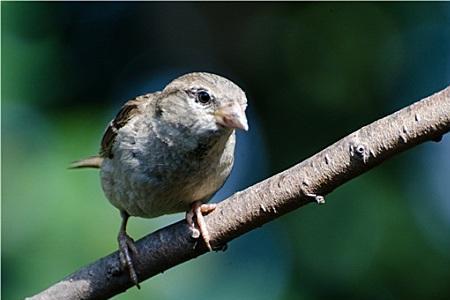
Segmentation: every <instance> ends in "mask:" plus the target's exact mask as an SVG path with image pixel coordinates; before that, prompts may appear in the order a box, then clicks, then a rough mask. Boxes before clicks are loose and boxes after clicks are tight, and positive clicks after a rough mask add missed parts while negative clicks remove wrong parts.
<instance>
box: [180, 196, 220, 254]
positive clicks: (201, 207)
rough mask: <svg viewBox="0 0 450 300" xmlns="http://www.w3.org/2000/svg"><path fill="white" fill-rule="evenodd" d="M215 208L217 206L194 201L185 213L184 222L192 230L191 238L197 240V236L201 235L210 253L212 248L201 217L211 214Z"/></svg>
mask: <svg viewBox="0 0 450 300" xmlns="http://www.w3.org/2000/svg"><path fill="white" fill-rule="evenodd" d="M216 206H217V204H214V203H211V204H203V203H202V202H201V201H195V202H194V203H192V206H191V210H189V211H188V212H187V213H186V222H187V223H188V224H189V226H190V227H191V229H192V237H193V238H199V236H200V235H201V236H202V238H203V241H204V242H205V244H206V247H208V250H209V251H212V247H211V244H210V243H209V240H210V237H209V232H208V228H207V226H206V222H205V219H204V218H203V215H207V214H209V213H210V212H212V211H213V210H214V209H216ZM194 217H195V220H196V223H197V225H198V229H197V228H195V221H194Z"/></svg>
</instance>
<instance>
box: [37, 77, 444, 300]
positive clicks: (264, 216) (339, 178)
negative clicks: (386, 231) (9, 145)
mask: <svg viewBox="0 0 450 300" xmlns="http://www.w3.org/2000/svg"><path fill="white" fill-rule="evenodd" d="M449 130H450V86H449V87H447V88H446V89H444V90H442V91H440V92H438V93H436V94H434V95H432V96H430V97H428V98H425V99H423V100H421V101H419V102H416V103H414V104H412V105H410V106H408V107H406V108H404V109H402V110H400V111H398V112H395V113H393V114H391V115H388V116H386V117H384V118H382V119H380V120H378V121H375V122H373V123H371V124H369V125H367V126H364V127H362V128H361V129H359V130H357V131H355V132H354V133H352V134H350V135H348V136H346V137H344V138H343V139H341V140H339V141H338V142H336V143H334V144H333V145H331V146H329V147H327V148H326V149H324V150H322V151H321V152H319V153H317V154H316V155H314V156H312V157H310V158H308V159H306V160H305V161H303V162H301V163H299V164H297V165H295V166H293V167H291V168H289V169H287V170H285V171H283V172H281V173H279V174H276V175H274V176H272V177H270V178H268V179H266V180H264V181H262V182H259V183H257V184H255V185H253V186H251V187H249V188H247V189H246V190H244V191H241V192H238V193H236V194H234V195H233V196H231V197H229V198H228V199H226V200H224V201H222V202H221V203H219V205H218V207H217V209H216V210H215V211H214V212H213V213H211V214H209V215H208V216H206V222H207V225H208V228H209V231H210V234H211V243H212V245H213V246H216V247H217V248H221V246H222V245H225V244H226V243H227V242H229V241H231V240H232V239H234V238H236V237H238V236H240V235H242V234H244V233H246V232H248V231H250V230H252V229H254V228H257V227H259V226H261V225H263V224H265V223H267V222H269V221H271V220H273V219H275V218H278V217H280V216H281V215H283V214H285V213H287V212H290V211H292V210H294V209H296V208H299V207H301V206H303V205H305V204H307V203H310V202H319V203H321V202H323V201H324V198H323V196H324V195H326V194H328V193H330V192H331V191H333V190H334V189H335V188H337V187H339V186H340V185H342V184H343V183H345V182H347V181H348V180H350V179H352V178H355V177H356V176H358V175H360V174H361V173H363V172H366V171H368V170H370V169H371V168H372V167H374V166H376V165H378V164H380V163H382V162H384V161H386V160H387V159H388V158H390V157H391V156H393V155H394V154H397V153H400V152H402V151H405V150H407V149H409V148H411V147H413V146H415V145H417V144H420V143H422V142H425V141H428V140H434V141H439V140H440V138H441V137H442V135H443V134H445V133H447V132H448V131H449ZM136 245H137V248H138V250H139V254H140V255H139V257H138V258H137V259H136V263H135V266H136V269H137V273H138V276H139V279H140V280H145V279H147V278H150V277H152V276H155V275H157V274H158V273H161V272H163V271H165V270H167V269H169V268H171V267H173V266H176V265H178V264H181V263H182V262H185V261H187V260H189V259H192V258H194V257H197V256H199V255H201V254H204V253H205V252H206V248H205V247H204V246H203V245H202V244H201V243H200V242H199V243H198V244H196V241H195V240H193V239H192V238H191V237H190V230H189V229H188V227H187V225H186V223H185V222H184V221H180V222H177V223H175V224H172V225H170V226H167V227H165V228H163V229H161V230H158V231H156V232H154V233H151V234H149V235H147V236H145V237H144V238H142V239H141V240H139V241H138V242H137V243H136ZM195 245H197V246H195ZM194 246H195V247H194ZM130 287H132V283H131V282H130V280H129V275H128V272H126V271H122V270H121V268H120V264H119V255H118V253H117V252H114V253H112V254H110V255H108V256H105V257H103V258H101V259H99V260H97V261H95V262H93V263H92V264H90V265H88V266H86V267H83V268H81V269H80V270H78V271H76V272H75V273H73V274H71V275H69V276H67V277H66V278H64V279H62V280H61V281H59V282H57V283H56V284H54V285H52V286H51V287H49V288H48V289H46V290H44V291H43V292H41V293H39V294H37V295H35V296H33V297H31V298H29V299H40V300H43V299H106V298H109V297H111V296H113V295H116V294H119V293H121V292H124V291H125V290H127V289H128V288H130Z"/></svg>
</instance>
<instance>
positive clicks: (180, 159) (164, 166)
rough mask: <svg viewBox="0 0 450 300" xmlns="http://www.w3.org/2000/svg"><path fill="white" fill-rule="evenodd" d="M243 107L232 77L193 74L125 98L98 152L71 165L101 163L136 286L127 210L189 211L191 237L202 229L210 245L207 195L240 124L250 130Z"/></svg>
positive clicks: (221, 174)
mask: <svg viewBox="0 0 450 300" xmlns="http://www.w3.org/2000/svg"><path fill="white" fill-rule="evenodd" d="M246 107H247V99H246V96H245V93H244V92H243V91H242V90H241V89H240V88H239V87H238V86H237V85H236V84H234V83H233V82H231V81H229V80H228V79H226V78H223V77H221V76H218V75H215V74H210V73H189V74H186V75H183V76H181V77H179V78H177V79H175V80H173V81H172V82H170V83H169V84H168V85H167V86H166V87H165V88H164V89H163V90H162V91H161V92H155V93H152V94H146V95H143V96H139V97H137V98H135V99H132V100H130V101H128V102H127V103H125V105H124V106H123V107H122V109H121V110H120V111H119V113H118V114H117V116H116V117H115V119H114V120H112V121H111V122H110V123H109V126H108V127H107V129H106V131H105V133H104V135H103V139H102V142H101V150H100V154H99V155H98V156H93V157H89V158H86V159H83V160H80V161H77V162H74V163H73V164H72V165H71V167H72V168H85V167H93V168H100V177H101V184H102V188H103V191H104V192H105V195H106V197H107V198H108V199H109V201H110V202H111V203H112V204H113V205H114V206H115V207H116V208H118V209H119V210H120V214H121V216H122V223H121V226H120V230H119V235H118V243H119V250H120V251H119V253H120V259H121V262H122V265H123V266H124V267H126V268H128V270H129V273H130V277H131V280H132V281H133V283H134V284H135V285H136V286H137V287H139V285H138V278H137V275H136V272H135V270H134V266H133V260H132V259H131V254H133V255H137V251H136V248H135V246H134V241H133V239H132V238H131V237H130V236H129V235H128V234H127V233H126V225H127V220H128V218H129V216H138V217H143V218H153V217H158V216H161V215H164V214H170V213H176V212H182V211H185V212H186V221H187V223H188V224H189V226H190V227H191V229H192V236H193V237H195V238H198V237H199V236H200V235H201V236H202V239H203V241H204V242H205V244H206V246H207V248H208V249H209V250H212V247H211V245H210V242H209V234H208V230H207V228H206V223H205V221H204V218H203V214H207V213H209V212H211V211H212V210H214V208H215V204H206V202H207V201H208V200H209V199H210V198H211V197H212V195H214V193H215V192H216V191H217V190H218V189H219V188H220V187H221V186H222V185H223V184H224V182H225V180H226V179H227V177H228V175H229V174H230V171H231V168H232V166H233V161H234V146H235V129H243V130H248V125H247V118H246V115H245V109H246Z"/></svg>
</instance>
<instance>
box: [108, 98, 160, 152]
mask: <svg viewBox="0 0 450 300" xmlns="http://www.w3.org/2000/svg"><path fill="white" fill-rule="evenodd" d="M152 95H153V94H147V95H144V96H139V97H137V98H135V99H132V100H130V101H128V102H127V103H125V104H124V106H122V108H121V109H120V111H119V112H118V113H117V115H116V117H115V118H114V120H112V121H111V122H110V123H109V125H108V127H107V128H106V131H105V133H104V134H103V138H102V143H101V148H100V156H101V157H107V158H112V146H113V144H114V139H115V137H116V136H117V132H118V130H119V129H120V128H122V127H123V126H125V125H126V124H127V122H128V121H129V120H130V119H131V118H132V117H133V116H134V115H135V114H136V113H137V112H138V111H139V110H140V109H141V105H142V104H143V103H144V102H145V101H148V100H149V99H151V96H152Z"/></svg>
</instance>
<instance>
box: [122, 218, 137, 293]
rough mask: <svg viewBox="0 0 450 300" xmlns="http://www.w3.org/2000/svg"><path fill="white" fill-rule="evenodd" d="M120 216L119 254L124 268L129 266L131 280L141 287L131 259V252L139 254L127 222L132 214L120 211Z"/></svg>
mask: <svg viewBox="0 0 450 300" xmlns="http://www.w3.org/2000/svg"><path fill="white" fill-rule="evenodd" d="M120 216H121V217H122V223H121V225H120V230H119V235H118V237H117V241H118V242H119V255H120V262H121V264H122V267H123V268H127V269H128V271H129V272H130V278H131V281H132V282H133V283H134V284H135V285H136V287H137V288H138V289H140V286H139V281H138V277H137V274H136V271H135V269H134V266H133V260H132V259H131V254H134V255H137V254H138V251H137V248H136V246H135V245H134V241H133V239H132V238H131V237H130V236H129V235H128V234H127V222H128V218H129V217H130V215H128V213H126V212H125V211H123V210H121V211H120Z"/></svg>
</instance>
